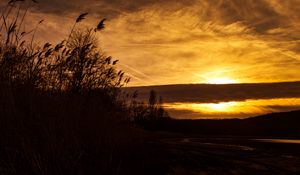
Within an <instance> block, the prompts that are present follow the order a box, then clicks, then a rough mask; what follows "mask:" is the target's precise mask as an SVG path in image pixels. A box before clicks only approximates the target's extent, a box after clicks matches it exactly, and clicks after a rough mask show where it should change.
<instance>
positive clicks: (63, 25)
mask: <svg viewBox="0 0 300 175" xmlns="http://www.w3.org/2000/svg"><path fill="white" fill-rule="evenodd" d="M37 1H38V2H39V3H38V4H35V3H32V2H31V1H29V0H27V5H30V6H32V7H31V8H30V12H29V13H28V16H27V18H26V24H27V25H28V26H27V27H26V29H27V30H30V28H32V26H35V25H36V24H37V23H38V22H39V21H40V20H42V19H43V20H45V22H44V23H43V24H42V25H41V26H39V30H38V32H37V36H38V40H39V41H40V42H41V43H43V42H46V41H50V42H52V43H56V42H59V41H61V40H62V39H65V38H66V37H67V36H68V33H69V31H70V29H71V27H72V25H73V24H74V21H75V19H76V18H77V16H78V15H79V14H80V13H84V12H87V13H89V15H88V16H87V19H86V20H85V21H83V22H82V23H81V25H82V26H91V27H94V26H96V25H97V23H98V22H99V21H100V20H101V19H103V18H107V21H106V29H105V30H104V31H102V33H101V34H100V35H98V37H99V42H100V46H101V51H103V52H105V53H106V54H107V55H111V56H112V57H113V58H115V59H118V60H120V62H119V68H120V69H123V70H124V71H125V72H126V73H127V74H128V75H129V76H131V77H132V81H131V83H130V84H129V85H130V86H148V85H163V84H195V83H215V84H218V83H222V82H224V83H254V82H282V81H297V80H300V78H299V74H300V62H299V60H300V55H299V54H300V40H299V39H300V13H299V10H300V1H299V0H284V1H282V0H182V1H178V0H164V1H161V0H138V1H134V0H68V1H62V0H37ZM0 2H1V6H2V7H3V5H4V4H6V3H7V0H0ZM2 9H3V8H2Z"/></svg>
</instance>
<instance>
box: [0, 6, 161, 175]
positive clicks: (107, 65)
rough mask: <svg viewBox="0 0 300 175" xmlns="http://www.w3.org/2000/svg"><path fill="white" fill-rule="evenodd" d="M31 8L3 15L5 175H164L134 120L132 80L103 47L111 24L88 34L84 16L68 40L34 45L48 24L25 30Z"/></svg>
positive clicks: (0, 81)
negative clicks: (128, 90) (126, 96)
mask: <svg viewBox="0 0 300 175" xmlns="http://www.w3.org/2000/svg"><path fill="white" fill-rule="evenodd" d="M33 2H35V1H33ZM28 3H29V2H27V1H20V0H12V1H9V2H8V4H7V5H6V6H5V7H4V9H2V10H1V20H0V33H1V36H0V133H1V134H0V174H42V175H43V174H44V175H47V174H147V173H148V174H160V173H162V172H163V171H162V170H163V169H164V168H163V167H161V164H160V161H157V159H159V156H158V155H156V154H153V153H154V151H155V150H154V149H153V147H152V148H150V147H149V146H148V145H147V144H145V141H144V136H143V133H144V132H143V131H141V130H140V129H137V128H133V127H132V126H131V124H130V123H129V122H128V120H127V119H128V118H130V115H131V114H130V113H131V112H130V108H128V106H127V105H126V103H125V101H124V100H122V96H121V91H120V88H121V87H122V86H124V85H125V84H127V83H129V81H130V78H129V77H126V76H125V74H124V72H123V71H121V70H118V69H117V67H116V66H117V62H118V60H113V58H112V57H110V56H106V55H105V54H103V53H102V52H100V51H99V49H98V45H97V43H98V42H97V33H98V32H101V30H103V29H104V21H105V19H102V20H100V22H99V24H98V26H96V27H95V28H88V29H81V28H78V25H79V23H80V22H81V21H82V20H84V19H85V18H86V16H87V13H83V14H81V15H79V16H78V18H77V19H76V20H75V22H74V25H73V28H72V30H71V32H70V34H69V35H68V37H67V39H65V40H62V41H61V42H59V43H58V44H55V45H52V44H50V43H46V44H44V45H41V46H39V45H38V46H36V47H35V44H34V43H35V34H36V31H37V30H38V28H39V26H40V25H42V22H43V21H40V22H37V26H36V27H34V28H33V29H32V30H29V31H24V30H23V29H24V25H26V24H25V23H24V19H25V18H26V15H27V13H28V9H29V8H30V6H28ZM26 38H27V39H26Z"/></svg>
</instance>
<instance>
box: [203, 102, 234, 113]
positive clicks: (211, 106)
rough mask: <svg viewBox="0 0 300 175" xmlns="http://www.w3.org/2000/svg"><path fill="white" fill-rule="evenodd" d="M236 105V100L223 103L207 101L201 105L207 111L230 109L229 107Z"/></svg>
mask: <svg viewBox="0 0 300 175" xmlns="http://www.w3.org/2000/svg"><path fill="white" fill-rule="evenodd" d="M236 105H237V102H224V103H207V104H203V107H206V108H208V110H209V111H222V112H225V111H230V108H231V107H234V106H236Z"/></svg>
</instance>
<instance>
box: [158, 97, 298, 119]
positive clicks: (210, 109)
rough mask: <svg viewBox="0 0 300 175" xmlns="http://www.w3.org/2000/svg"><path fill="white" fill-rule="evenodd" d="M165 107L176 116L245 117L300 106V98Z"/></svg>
mask: <svg viewBox="0 0 300 175" xmlns="http://www.w3.org/2000/svg"><path fill="white" fill-rule="evenodd" d="M164 107H165V108H166V109H167V111H169V113H170V114H171V116H172V117H175V118H189V119H195V118H214V119H217V118H219V119H220V118H245V117H250V116H255V115H260V114H266V113H271V112H282V111H290V110H295V109H299V108H300V98H280V99H259V100H246V101H240V102H239V101H233V102H222V103H167V104H165V105H164Z"/></svg>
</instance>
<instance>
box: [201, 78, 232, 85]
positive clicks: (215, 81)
mask: <svg viewBox="0 0 300 175" xmlns="http://www.w3.org/2000/svg"><path fill="white" fill-rule="evenodd" d="M207 83H208V84H235V83H237V81H236V80H234V79H231V78H213V79H209V80H207Z"/></svg>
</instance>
